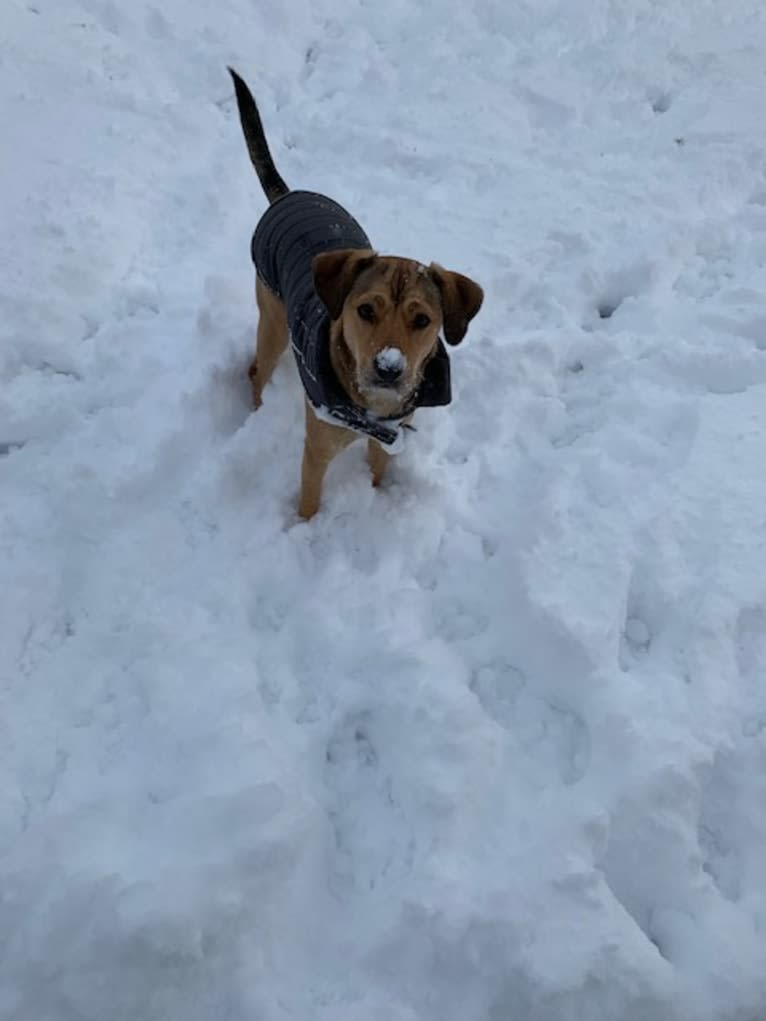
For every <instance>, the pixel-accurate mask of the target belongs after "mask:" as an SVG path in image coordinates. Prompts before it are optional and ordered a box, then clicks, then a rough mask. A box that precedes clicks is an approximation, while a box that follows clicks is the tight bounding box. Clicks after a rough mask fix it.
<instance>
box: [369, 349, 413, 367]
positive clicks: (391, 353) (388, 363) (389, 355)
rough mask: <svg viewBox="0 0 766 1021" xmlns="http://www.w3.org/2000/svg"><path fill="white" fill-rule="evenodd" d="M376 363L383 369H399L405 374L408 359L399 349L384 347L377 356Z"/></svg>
mask: <svg viewBox="0 0 766 1021" xmlns="http://www.w3.org/2000/svg"><path fill="white" fill-rule="evenodd" d="M375 363H376V364H377V365H378V367H379V368H381V369H399V371H400V372H404V370H405V368H406V367H407V359H406V357H405V355H404V353H403V352H402V351H401V350H400V349H399V348H398V347H384V348H382V349H381V350H380V351H379V352H378V353H377V355H375Z"/></svg>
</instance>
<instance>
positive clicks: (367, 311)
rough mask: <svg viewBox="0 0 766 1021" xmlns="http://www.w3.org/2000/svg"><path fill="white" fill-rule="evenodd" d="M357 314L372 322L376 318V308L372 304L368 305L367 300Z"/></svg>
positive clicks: (367, 321)
mask: <svg viewBox="0 0 766 1021" xmlns="http://www.w3.org/2000/svg"><path fill="white" fill-rule="evenodd" d="M356 314H357V315H358V316H359V318H360V319H364V321H365V322H366V323H371V322H372V321H373V319H374V318H375V309H374V308H373V307H372V305H368V304H367V302H365V303H364V304H363V305H360V306H359V307H358V308H357V310H356Z"/></svg>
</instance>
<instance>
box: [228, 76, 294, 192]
mask: <svg viewBox="0 0 766 1021" xmlns="http://www.w3.org/2000/svg"><path fill="white" fill-rule="evenodd" d="M229 74H230V75H231V77H232V79H233V80H234V91H235V92H236V94H237V107H238V109H239V120H240V123H241V124H242V131H243V133H244V135H245V141H246V142H247V151H248V152H249V153H250V159H251V160H252V164H253V166H254V167H255V172H256V174H258V180H259V181H260V182H261V187H262V188H263V190H264V191H265V192H266V198H267V199H268V200H269V202H276V201H277V199H281V198H282V196H283V195H287V193H288V192H289V191H290V189H289V188H288V187H287V185H286V184H285V182H284V181H283V180H282V178H281V177H280V176H279V172H278V171H277V168H276V167H275V166H274V160H273V159H272V158H271V153H270V152H269V146H268V143H267V142H266V134H265V132H264V130H263V124H262V123H261V117H260V114H259V113H258V107H257V106H256V105H255V100H254V99H253V95H252V93H251V92H250V89H249V88H248V87H247V85H245V83H244V82H243V81H242V79H241V78H240V77H239V75H238V74H237V72H236V71H234V70H233V69H232V68H229Z"/></svg>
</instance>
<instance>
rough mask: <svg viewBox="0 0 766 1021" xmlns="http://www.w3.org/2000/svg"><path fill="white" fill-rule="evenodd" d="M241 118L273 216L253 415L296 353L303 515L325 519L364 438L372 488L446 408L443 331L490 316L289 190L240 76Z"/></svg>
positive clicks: (454, 334) (436, 273) (439, 273)
mask: <svg viewBox="0 0 766 1021" xmlns="http://www.w3.org/2000/svg"><path fill="white" fill-rule="evenodd" d="M228 70H229V73H230V74H231V77H232V80H233V82H234V91H235V95H236V99H237V108H238V110H239V119H240V122H241V125H242V131H243V133H244V136H245V142H246V144H247V149H248V152H249V155H250V160H251V162H252V164H253V166H254V167H255V171H256V173H257V175H258V179H259V181H260V183H261V187H262V188H263V191H264V193H265V195H266V198H267V199H268V201H269V203H270V205H269V208H268V209H267V210H266V212H265V213H264V214H263V216H262V217H261V219H260V221H259V222H258V224H257V226H256V228H255V232H254V234H253V237H252V242H251V256H252V259H253V262H254V264H255V271H256V281H255V294H256V302H257V305H258V312H259V319H258V332H257V339H256V353H255V358H254V359H253V361H252V363H251V365H250V368H249V373H248V374H249V377H250V383H251V386H252V395H253V404H254V406H255V408H259V407H260V406H261V403H262V400H263V389H264V387H265V386H266V384H267V383H268V382H269V379H270V378H271V375H272V373H273V371H274V368H275V366H276V364H277V362H278V360H279V358H280V356H281V355H282V353H283V352H284V351H285V349H286V348H287V346H288V342H291V343H292V348H293V352H294V355H295V359H296V361H297V364H298V370H299V373H300V377H301V380H302V382H303V386H304V390H305V405H306V408H305V412H306V433H305V442H304V449H303V465H302V471H301V489H300V500H299V504H298V513H299V515H300V516H301V517H302V518H305V519H309V518H312V517H313V516H314V514H316V512H317V510H318V509H319V504H320V500H321V494H322V483H323V481H324V476H325V473H326V471H327V468H328V465H329V464H330V462H331V461H332V460H333V458H334V457H335V456H336V455H337V454H338V453H340V451H341V450H343V449H344V448H345V447H347V446H348V445H349V443H351V442H353V441H354V440H355V439H357V438H358V437H360V436H362V437H367V441H368V455H367V459H368V463H369V466H370V469H371V472H372V484H373V485H374V486H378V485H379V484H380V482H381V480H382V478H383V475H384V472H385V470H386V465H387V463H388V461H389V458H390V455H391V454H392V453H396V452H397V451H398V450H399V449H400V448H401V446H402V443H403V430H404V429H407V428H412V426H411V419H412V415H413V413H414V411H415V409H416V408H418V407H434V406H438V405H445V404H449V403H450V400H451V388H450V364H449V356H448V354H447V351H446V348H445V346H444V343H443V342H442V340H441V339H440V337H439V331H440V330H442V331H443V333H444V339H445V340H446V342H447V343H448V344H451V345H455V344H459V343H460V342H461V340H462V339H463V337H464V336H465V333H466V330H467V328H468V324H469V322H470V321H471V319H473V317H474V316H475V315H476V313H477V312H478V311H479V309H480V308H481V304H482V301H483V298H484V294H483V291H482V289H481V287H479V285H478V284H477V283H475V282H474V281H473V280H471V279H469V278H468V277H466V276H463V275H462V274H460V273H454V272H451V271H449V270H446V269H443V268H442V267H441V266H438V265H436V264H435V263H431V265H430V266H428V267H426V266H423V265H421V264H420V263H419V262H417V261H415V260H412V259H405V258H401V257H399V256H390V255H378V254H377V253H376V252H375V251H373V249H372V246H371V244H370V240H369V238H368V237H367V235H366V234H365V232H364V231H363V230H362V228H361V227H360V226H359V224H358V223H357V222H356V220H355V219H354V218H353V217H352V216H351V215H350V214H349V213H348V212H347V211H346V210H345V209H344V208H343V207H342V206H340V205H338V203H337V202H334V201H333V200H332V199H330V198H327V197H326V196H324V195H319V194H317V193H315V192H308V191H291V190H290V188H288V186H287V185H286V184H285V182H284V181H283V180H282V178H281V177H280V175H279V173H278V172H277V169H276V167H275V165H274V161H273V159H272V157H271V153H270V152H269V147H268V144H267V142H266V135H265V133H264V129H263V125H262V123H261V118H260V115H259V113H258V108H257V106H256V103H255V100H254V99H253V96H252V93H251V92H250V90H249V88H248V87H247V85H246V84H245V82H244V81H243V80H242V78H240V76H239V75H238V74H237V73H236V71H234V70H232V69H231V68H229V69H228Z"/></svg>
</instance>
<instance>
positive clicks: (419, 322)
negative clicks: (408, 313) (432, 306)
mask: <svg viewBox="0 0 766 1021" xmlns="http://www.w3.org/2000/svg"><path fill="white" fill-rule="evenodd" d="M430 322H431V320H430V319H429V318H428V316H427V315H426V314H425V312H418V314H417V315H416V316H415V318H414V319H413V320H412V328H413V329H414V330H424V329H425V328H426V326H428V324H429V323H430Z"/></svg>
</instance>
